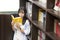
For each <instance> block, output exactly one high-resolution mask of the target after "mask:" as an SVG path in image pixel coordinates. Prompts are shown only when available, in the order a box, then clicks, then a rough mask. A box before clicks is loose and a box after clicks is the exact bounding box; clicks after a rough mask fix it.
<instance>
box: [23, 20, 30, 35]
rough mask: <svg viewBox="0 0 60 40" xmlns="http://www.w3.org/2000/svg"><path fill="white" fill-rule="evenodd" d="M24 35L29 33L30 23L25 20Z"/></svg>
mask: <svg viewBox="0 0 60 40" xmlns="http://www.w3.org/2000/svg"><path fill="white" fill-rule="evenodd" d="M23 31H24V34H25V35H28V34H29V33H30V23H29V21H28V20H26V22H25V24H24V30H23Z"/></svg>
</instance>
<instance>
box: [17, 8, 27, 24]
mask: <svg viewBox="0 0 60 40" xmlns="http://www.w3.org/2000/svg"><path fill="white" fill-rule="evenodd" d="M18 13H24V17H23V24H24V23H25V21H26V20H27V17H26V13H27V11H26V9H25V8H23V7H22V8H20V9H19V10H18Z"/></svg>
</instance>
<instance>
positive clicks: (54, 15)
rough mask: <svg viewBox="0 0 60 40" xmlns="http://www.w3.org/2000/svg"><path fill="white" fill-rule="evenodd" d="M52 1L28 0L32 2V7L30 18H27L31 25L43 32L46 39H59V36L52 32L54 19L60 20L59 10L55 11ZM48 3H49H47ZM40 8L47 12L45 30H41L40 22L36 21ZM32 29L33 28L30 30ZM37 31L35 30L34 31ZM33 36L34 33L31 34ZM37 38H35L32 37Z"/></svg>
mask: <svg viewBox="0 0 60 40" xmlns="http://www.w3.org/2000/svg"><path fill="white" fill-rule="evenodd" d="M54 1H55V0H53V1H52V0H47V4H44V5H43V4H42V3H41V2H39V1H38V0H31V1H30V0H29V2H31V3H32V5H33V7H32V19H29V18H28V19H29V20H30V22H31V23H32V25H35V26H34V27H37V28H38V29H40V30H41V31H42V32H44V33H45V34H46V35H47V36H46V40H60V37H58V36H57V35H56V34H55V33H54V20H55V19H57V20H60V12H59V11H55V10H54V9H53V7H54ZM49 4H50V5H49ZM39 8H41V9H42V10H44V11H46V13H47V17H46V19H47V20H46V31H45V30H43V29H42V28H41V27H42V23H41V22H40V23H38V21H37V20H38V19H37V18H38V17H37V15H38V9H39ZM34 20H35V21H34ZM32 31H33V30H32ZM36 33H37V32H36ZM32 36H34V35H32ZM34 40H37V39H34Z"/></svg>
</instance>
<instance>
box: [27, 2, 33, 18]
mask: <svg viewBox="0 0 60 40" xmlns="http://www.w3.org/2000/svg"><path fill="white" fill-rule="evenodd" d="M26 9H27V16H29V17H32V3H30V2H26Z"/></svg>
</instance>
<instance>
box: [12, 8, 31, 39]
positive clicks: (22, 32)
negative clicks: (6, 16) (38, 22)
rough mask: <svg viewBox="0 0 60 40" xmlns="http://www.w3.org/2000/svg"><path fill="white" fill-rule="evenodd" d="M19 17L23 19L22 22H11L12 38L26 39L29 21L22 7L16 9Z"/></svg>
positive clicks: (28, 31)
mask: <svg viewBox="0 0 60 40" xmlns="http://www.w3.org/2000/svg"><path fill="white" fill-rule="evenodd" d="M18 13H19V17H21V18H22V19H23V24H21V23H19V22H17V23H14V22H13V21H12V22H11V24H12V29H13V31H14V37H13V40H27V37H26V35H28V34H29V33H30V23H29V21H28V20H27V18H26V14H25V13H26V12H25V11H24V9H19V11H18Z"/></svg>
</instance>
